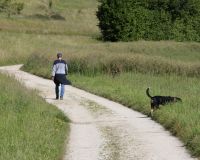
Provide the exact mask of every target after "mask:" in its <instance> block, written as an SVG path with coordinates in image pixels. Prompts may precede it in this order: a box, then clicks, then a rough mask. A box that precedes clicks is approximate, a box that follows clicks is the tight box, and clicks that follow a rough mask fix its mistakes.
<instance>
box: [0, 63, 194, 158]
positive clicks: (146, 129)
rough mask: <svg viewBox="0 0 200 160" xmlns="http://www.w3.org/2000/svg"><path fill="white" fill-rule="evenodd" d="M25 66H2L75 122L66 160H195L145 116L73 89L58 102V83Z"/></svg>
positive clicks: (68, 88)
mask: <svg viewBox="0 0 200 160" xmlns="http://www.w3.org/2000/svg"><path fill="white" fill-rule="evenodd" d="M20 67H21V65H15V66H7V67H0V71H1V72H4V73H6V74H9V75H13V76H14V77H15V78H16V79H18V80H19V81H20V82H21V83H22V84H24V85H25V86H27V87H28V88H31V89H36V90H38V91H39V93H40V95H41V96H42V97H43V98H45V99H46V101H47V102H49V103H51V104H54V105H55V106H57V107H58V108H59V109H60V110H62V111H63V112H64V113H65V114H66V115H67V116H68V117H69V118H70V119H71V121H72V123H71V124H70V127H71V131H70V138H69V143H68V144H67V147H66V153H65V155H64V158H63V159H64V160H194V159H195V158H192V157H191V156H190V155H189V154H188V152H187V150H186V149H185V148H184V147H183V144H182V143H181V142H180V141H179V140H178V139H177V138H175V137H173V136H171V134H170V133H169V132H168V131H166V130H165V129H164V128H163V127H162V126H160V125H159V124H157V123H155V122H154V121H152V120H151V119H149V118H146V116H145V115H143V114H141V113H139V112H135V111H133V110H131V109H128V108H126V107H125V106H123V105H120V104H118V103H115V102H113V101H110V100H107V99H105V98H102V97H99V96H96V95H93V94H90V93H87V92H85V91H83V90H80V89H77V88H74V87H72V86H67V87H66V94H65V97H64V100H63V101H57V100H54V96H55V95H54V84H53V82H52V81H50V80H46V79H43V78H40V77H37V76H34V75H31V74H29V73H26V72H23V71H20V70H19V69H20Z"/></svg>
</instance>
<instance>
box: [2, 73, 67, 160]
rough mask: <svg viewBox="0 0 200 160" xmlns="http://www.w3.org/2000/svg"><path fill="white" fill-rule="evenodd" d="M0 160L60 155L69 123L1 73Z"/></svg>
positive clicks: (59, 156)
mask: <svg viewBox="0 0 200 160" xmlns="http://www.w3.org/2000/svg"><path fill="white" fill-rule="evenodd" d="M0 90H1V92H0V137H1V138H0V159H1V160H8V159H9V160H16V159H19V160H35V159H42V160H49V159H59V158H61V157H62V154H63V148H64V145H65V140H66V138H67V137H66V135H67V133H68V132H69V124H68V120H67V119H66V118H62V119H61V118H60V117H65V116H64V115H63V113H62V112H61V111H58V109H56V108H55V107H54V106H52V105H49V104H47V103H46V102H45V101H44V100H43V99H42V98H40V97H39V96H37V95H36V93H35V91H29V90H27V88H25V87H23V86H22V85H21V84H19V83H18V82H16V81H15V80H13V79H12V77H8V76H5V75H2V74H0Z"/></svg>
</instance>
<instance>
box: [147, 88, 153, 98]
mask: <svg viewBox="0 0 200 160" xmlns="http://www.w3.org/2000/svg"><path fill="white" fill-rule="evenodd" d="M146 94H147V96H148V97H149V98H152V96H151V95H150V94H149V88H147V90H146Z"/></svg>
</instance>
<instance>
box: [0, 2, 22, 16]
mask: <svg viewBox="0 0 200 160" xmlns="http://www.w3.org/2000/svg"><path fill="white" fill-rule="evenodd" d="M23 8H24V4H23V3H19V2H15V1H14V0H0V12H3V13H6V14H7V15H8V17H10V16H11V15H15V14H20V13H21V11H22V10H23Z"/></svg>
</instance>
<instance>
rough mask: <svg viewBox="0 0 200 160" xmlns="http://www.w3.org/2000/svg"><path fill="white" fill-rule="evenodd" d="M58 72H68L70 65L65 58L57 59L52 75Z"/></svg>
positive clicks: (65, 73)
mask: <svg viewBox="0 0 200 160" xmlns="http://www.w3.org/2000/svg"><path fill="white" fill-rule="evenodd" d="M56 74H64V75H67V74H68V66H67V63H66V62H65V61H64V60H55V61H54V63H53V69H52V76H53V77H55V75H56Z"/></svg>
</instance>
